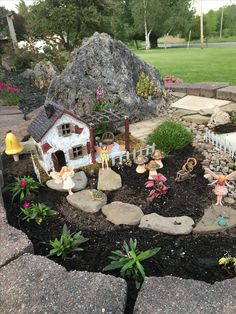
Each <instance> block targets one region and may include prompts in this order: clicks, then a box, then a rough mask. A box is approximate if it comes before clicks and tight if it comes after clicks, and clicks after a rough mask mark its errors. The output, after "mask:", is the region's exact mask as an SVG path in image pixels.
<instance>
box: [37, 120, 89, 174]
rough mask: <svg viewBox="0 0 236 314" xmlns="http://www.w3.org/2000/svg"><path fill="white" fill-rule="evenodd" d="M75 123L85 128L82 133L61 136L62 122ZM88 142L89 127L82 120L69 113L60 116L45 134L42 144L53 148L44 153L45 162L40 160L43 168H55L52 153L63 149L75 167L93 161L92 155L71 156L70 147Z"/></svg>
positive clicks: (69, 163)
mask: <svg viewBox="0 0 236 314" xmlns="http://www.w3.org/2000/svg"><path fill="white" fill-rule="evenodd" d="M66 123H73V124H75V125H78V126H79V127H80V128H83V131H82V133H81V134H76V133H71V134H70V135H68V136H59V133H58V126H59V125H61V124H66ZM87 142H89V128H88V126H87V125H86V124H84V123H83V122H80V121H78V120H76V119H75V118H73V117H72V116H70V115H68V114H64V115H63V116H62V117H61V118H59V119H58V120H57V121H56V123H55V124H54V125H53V126H52V127H51V129H50V130H49V131H48V132H47V133H46V134H45V135H44V136H43V138H42V139H41V142H40V144H41V145H43V144H45V143H48V144H49V145H50V146H52V148H50V149H49V150H48V151H47V153H46V154H43V158H44V162H43V164H42V162H40V164H41V165H42V166H43V168H44V169H45V170H46V172H48V171H49V170H51V169H53V170H54V165H53V162H52V159H51V154H52V153H54V152H56V151H58V150H61V151H63V152H64V154H65V159H66V162H67V165H68V166H72V167H73V168H75V169H76V168H79V167H83V166H86V165H89V164H90V163H91V157H90V155H85V156H83V157H81V158H78V159H73V160H70V158H69V149H71V148H72V147H74V146H77V145H84V146H87Z"/></svg>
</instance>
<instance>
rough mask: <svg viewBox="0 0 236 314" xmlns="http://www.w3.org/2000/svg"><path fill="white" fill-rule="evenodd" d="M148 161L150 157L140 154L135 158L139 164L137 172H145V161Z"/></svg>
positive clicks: (135, 161)
mask: <svg viewBox="0 0 236 314" xmlns="http://www.w3.org/2000/svg"><path fill="white" fill-rule="evenodd" d="M147 161H148V158H147V157H146V156H143V155H139V156H138V157H136V158H135V160H134V163H135V164H136V165H138V167H137V168H136V172H137V173H144V172H145V171H146V170H147V169H146V167H145V163H146V162H147Z"/></svg>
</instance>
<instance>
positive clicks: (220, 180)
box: [205, 168, 236, 206]
mask: <svg viewBox="0 0 236 314" xmlns="http://www.w3.org/2000/svg"><path fill="white" fill-rule="evenodd" d="M205 171H206V173H207V175H206V177H208V178H209V176H210V177H212V178H213V179H215V180H214V181H213V182H212V183H209V185H213V184H215V183H216V186H215V188H214V189H213V192H214V193H215V195H216V205H221V206H222V205H223V204H222V199H223V197H224V196H226V195H227V194H228V187H230V185H229V184H228V182H227V181H228V180H234V179H235V177H236V171H233V172H232V173H230V174H228V175H227V176H224V175H217V174H215V173H214V172H213V171H211V170H210V169H209V168H205Z"/></svg>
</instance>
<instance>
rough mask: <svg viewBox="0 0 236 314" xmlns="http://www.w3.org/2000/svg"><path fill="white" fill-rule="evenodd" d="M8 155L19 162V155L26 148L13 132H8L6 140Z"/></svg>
mask: <svg viewBox="0 0 236 314" xmlns="http://www.w3.org/2000/svg"><path fill="white" fill-rule="evenodd" d="M5 143H6V149H5V153H6V155H13V158H14V161H19V153H21V152H22V151H23V149H24V147H23V146H22V145H21V144H20V142H19V140H18V138H17V137H16V135H15V134H14V133H13V132H12V131H8V132H7V135H6V138H5Z"/></svg>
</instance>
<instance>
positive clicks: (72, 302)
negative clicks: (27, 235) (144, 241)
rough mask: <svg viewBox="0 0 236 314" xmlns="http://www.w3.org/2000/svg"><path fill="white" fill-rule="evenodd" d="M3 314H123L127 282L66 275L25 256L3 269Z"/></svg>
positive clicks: (43, 261) (0, 307)
mask: <svg viewBox="0 0 236 314" xmlns="http://www.w3.org/2000/svg"><path fill="white" fill-rule="evenodd" d="M0 278H1V284H0V301H1V302H0V313H1V314H10V313H17V314H26V313H32V314H33V313H34V314H46V313H48V314H66V313H71V314H92V313H94V314H98V313H101V314H102V313H107V314H108V313H110V314H123V313H124V309H125V303H126V290H127V288H126V283H125V281H124V279H121V278H115V277H113V276H108V275H103V274H101V273H89V272H86V271H83V272H78V271H71V272H67V271H66V269H65V268H63V267H62V266H60V265H58V264H56V263H54V262H53V261H51V260H49V259H47V258H46V257H43V256H37V255H30V254H25V255H23V256H21V257H19V258H18V259H17V260H15V261H13V262H11V263H9V264H8V265H6V266H5V267H2V268H1V269H0Z"/></svg>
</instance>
